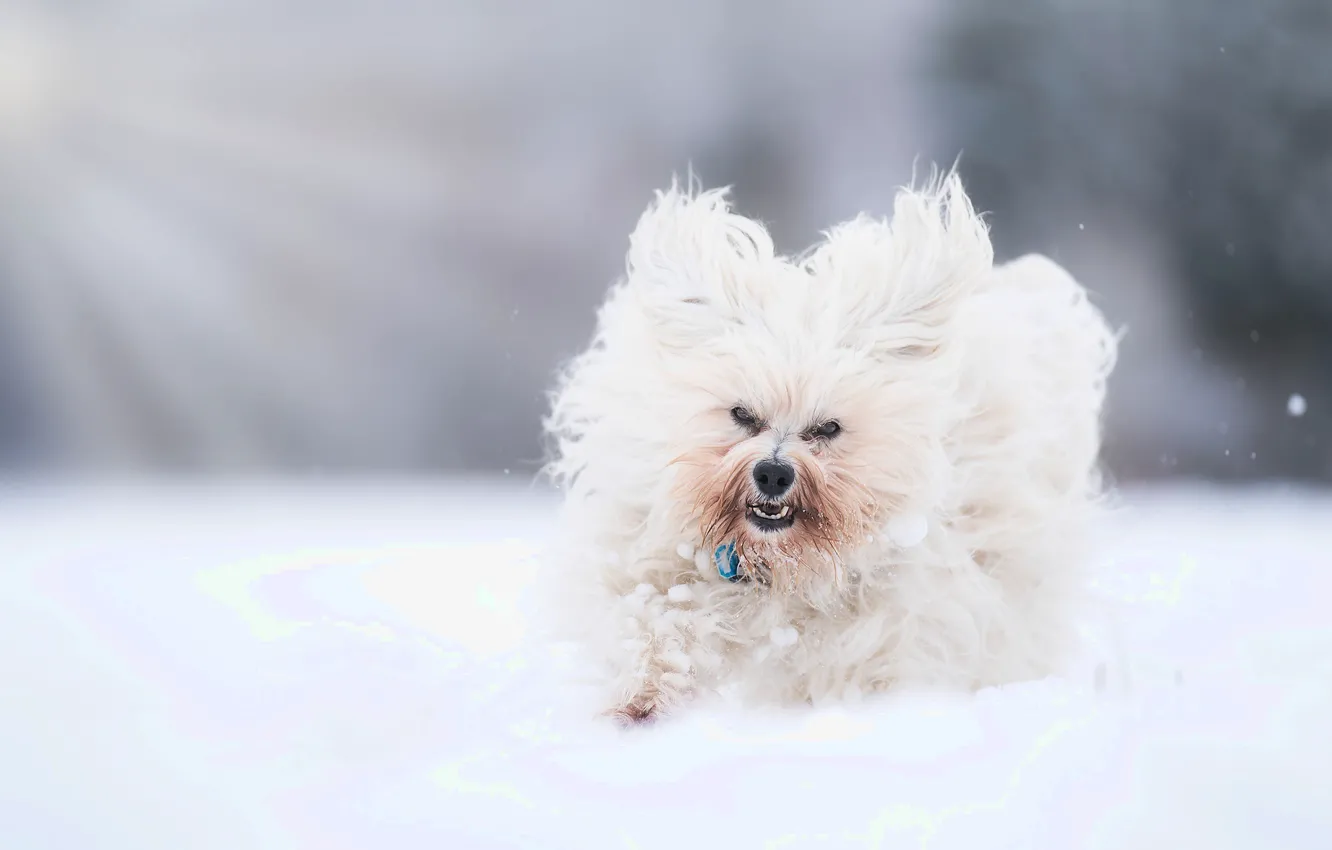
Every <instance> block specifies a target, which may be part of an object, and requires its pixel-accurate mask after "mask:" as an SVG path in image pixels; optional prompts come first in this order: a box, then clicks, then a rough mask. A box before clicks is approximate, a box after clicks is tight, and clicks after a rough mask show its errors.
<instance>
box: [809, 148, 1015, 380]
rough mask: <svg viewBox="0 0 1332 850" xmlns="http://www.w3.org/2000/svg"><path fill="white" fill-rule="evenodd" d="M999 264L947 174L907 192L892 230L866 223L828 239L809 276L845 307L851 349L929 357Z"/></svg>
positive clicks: (962, 194) (900, 198) (900, 199)
mask: <svg viewBox="0 0 1332 850" xmlns="http://www.w3.org/2000/svg"><path fill="white" fill-rule="evenodd" d="M993 263H994V251H993V248H992V246H991V244H990V237H989V233H988V231H987V229H986V227H985V222H984V221H983V220H982V219H981V217H980V216H979V215H977V214H976V212H975V210H974V209H973V208H972V206H971V201H970V200H969V199H968V198H967V196H966V193H965V191H964V190H963V188H962V181H961V179H960V178H959V177H958V176H957V174H956V173H955V172H949V173H947V174H945V175H944V176H942V177H935V178H933V179H931V180H930V181H929V182H928V183H927V185H926V186H925V187H923V188H919V189H915V188H907V189H903V190H901V191H900V192H899V193H898V195H897V198H896V201H895V203H894V204H893V218H892V221H891V222H887V221H882V220H875V219H871V218H868V217H865V216H861V217H860V218H857V219H855V220H853V221H851V222H848V223H846V224H844V225H841V226H840V227H837V228H835V229H833V230H831V231H829V232H828V234H827V239H826V241H825V242H824V244H823V245H821V246H820V247H819V248H818V249H817V250H816V251H815V252H814V253H813V254H812V255H810V257H809V258H808V259H807V260H806V268H807V269H808V271H809V272H810V273H811V274H812V275H813V276H814V277H815V278H816V279H818V280H819V281H820V282H821V285H824V286H827V287H828V288H829V292H828V297H829V298H830V299H835V302H836V303H837V304H839V305H840V309H839V310H838V315H839V318H840V321H841V322H843V324H844V327H845V328H846V329H847V334H848V340H847V341H848V343H850V344H854V345H863V346H868V347H870V348H872V349H873V350H875V351H876V352H878V353H882V354H890V355H902V356H927V355H929V354H932V353H934V352H935V351H937V350H938V349H939V346H940V342H941V341H942V340H943V339H944V335H945V333H946V329H947V325H948V323H949V321H950V320H951V318H952V317H953V315H954V314H955V313H956V309H957V305H958V304H959V302H961V301H962V300H963V299H964V298H965V297H966V296H967V295H969V294H970V293H971V292H973V291H974V290H975V288H976V287H977V286H978V285H979V284H980V283H981V282H982V281H983V280H984V279H985V276H986V275H987V274H988V273H989V272H990V270H991V268H992V267H993Z"/></svg>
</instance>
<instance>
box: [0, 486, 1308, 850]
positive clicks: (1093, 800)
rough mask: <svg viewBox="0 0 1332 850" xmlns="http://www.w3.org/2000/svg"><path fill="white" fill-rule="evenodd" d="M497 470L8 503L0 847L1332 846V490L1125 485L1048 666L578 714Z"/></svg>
mask: <svg viewBox="0 0 1332 850" xmlns="http://www.w3.org/2000/svg"><path fill="white" fill-rule="evenodd" d="M551 505H552V502H551V500H550V498H549V497H548V496H547V495H545V494H543V493H541V492H539V491H532V490H530V489H525V488H522V487H514V486H505V485H503V484H500V483H495V482H475V483H455V484H453V485H451V486H442V485H441V486H428V485H388V484H384V485H369V484H366V485H361V486H356V487H354V486H350V485H329V486H326V487H319V486H315V485H307V486H285V487H260V486H232V487H228V488H223V489H215V490H202V491H201V490H192V489H189V488H184V487H175V488H148V487H143V488H123V489H106V488H104V489H100V490H74V491H71V490H60V489H45V490H34V489H26V490H19V491H10V492H7V493H6V494H5V495H4V496H3V497H2V498H0V571H2V572H0V576H3V581H2V582H0V675H3V682H4V687H3V689H2V690H0V836H3V840H0V845H2V846H4V847H6V848H10V847H12V848H22V850H35V848H79V850H83V848H93V847H96V848H136V850H138V849H139V848H171V850H178V849H179V848H214V847H216V848H227V850H236V848H251V847H274V848H288V847H291V848H297V847H300V848H305V847H309V848H321V850H322V848H328V849H329V850H336V848H348V850H351V848H356V849H357V850H360V848H414V847H432V848H450V850H453V848H458V850H470V848H498V847H523V848H529V847H530V848H543V850H544V848H571V850H572V848H577V850H587V848H602V847H616V848H621V847H622V848H657V847H663V848H666V847H669V848H685V847H688V848H712V847H717V848H726V849H727V850H730V849H731V848H741V847H771V848H778V847H780V848H788V847H789V848H803V847H817V848H840V847H861V848H870V847H884V848H897V847H930V848H953V847H958V848H999V847H1013V848H1055V849H1056V850H1070V848H1083V847H1088V848H1134V850H1139V848H1155V847H1162V848H1172V850H1173V848H1208V850H1212V849H1213V848H1232V847H1233V848H1246V850H1248V848H1260V847H1262V848H1265V847H1280V848H1320V850H1325V848H1326V847H1328V846H1332V844H1330V843H1329V842H1332V838H1330V837H1329V836H1332V570H1329V569H1328V558H1327V554H1326V553H1327V552H1328V551H1329V550H1332V545H1329V544H1332V522H1329V520H1332V497H1328V496H1319V495H1311V494H1307V493H1285V494H1282V493H1278V492H1270V491H1265V492H1261V493H1258V492H1244V491H1210V490H1203V489H1198V490H1186V489H1180V490H1172V491H1156V492H1152V493H1138V494H1135V495H1134V496H1133V498H1131V500H1130V509H1129V510H1127V511H1125V513H1124V514H1123V515H1122V516H1121V517H1120V518H1119V520H1118V528H1117V531H1116V534H1115V535H1114V541H1115V542H1114V545H1113V549H1112V551H1111V553H1110V557H1109V560H1110V562H1111V563H1110V564H1109V569H1108V570H1107V572H1106V575H1105V578H1104V580H1103V581H1102V588H1103V590H1104V591H1105V594H1106V597H1107V599H1109V600H1110V601H1111V602H1112V603H1113V608H1114V612H1115V614H1114V618H1113V619H1114V620H1115V621H1116V622H1117V623H1118V624H1119V628H1118V632H1119V637H1118V645H1119V647H1118V649H1115V648H1114V646H1113V645H1112V644H1110V643H1106V644H1104V646H1105V647H1106V649H1105V651H1104V653H1103V654H1102V655H1099V656H1095V657H1089V658H1088V659H1087V663H1086V664H1085V665H1084V667H1083V668H1080V669H1079V670H1077V671H1075V672H1074V673H1073V674H1072V675H1070V677H1069V678H1067V679H1064V680H1058V681H1053V680H1052V681H1045V682H1036V683H1031V684H1026V685H1020V686H1015V687H1009V688H1003V689H998V690H992V691H987V692H983V693H980V694H978V695H975V696H957V697H925V696H910V695H899V696H892V697H886V698H879V699H875V700H870V701H867V702H866V703H864V704H861V705H857V706H850V707H842V708H839V707H826V708H821V709H819V710H808V711H792V712H789V713H781V714H763V715H757V716H755V715H742V714H730V715H725V714H717V713H707V712H702V711H698V712H693V713H690V714H686V715H684V716H682V717H679V718H676V719H674V720H673V721H671V722H669V723H666V724H662V725H660V726H658V727H657V728H654V729H651V730H648V731H645V732H636V733H622V732H619V731H617V730H615V729H613V728H611V727H609V726H607V725H606V724H604V723H602V722H600V721H598V720H595V719H594V718H593V717H592V716H591V714H590V706H589V704H588V702H587V697H588V694H587V692H586V691H584V690H581V689H579V688H577V687H573V686H570V685H569V684H567V683H566V681H565V679H564V678H563V677H564V676H565V672H564V668H563V666H562V664H561V661H560V658H559V657H558V656H556V655H555V654H554V653H553V651H552V649H551V648H550V647H546V646H542V645H540V644H539V643H538V642H537V641H535V640H531V639H530V636H531V629H530V619H529V618H528V617H527V616H525V614H524V610H525V606H526V605H528V604H530V602H531V601H532V600H531V599H530V598H529V597H525V596H523V595H522V593H521V592H522V590H523V589H524V588H525V587H527V586H528V585H529V583H530V580H531V578H532V576H533V574H534V570H535V569H536V566H537V564H538V558H537V557H536V556H537V555H538V554H539V547H540V544H541V542H542V540H543V539H544V538H545V537H546V535H547V534H548V532H549V528H550V522H551V513H550V509H551Z"/></svg>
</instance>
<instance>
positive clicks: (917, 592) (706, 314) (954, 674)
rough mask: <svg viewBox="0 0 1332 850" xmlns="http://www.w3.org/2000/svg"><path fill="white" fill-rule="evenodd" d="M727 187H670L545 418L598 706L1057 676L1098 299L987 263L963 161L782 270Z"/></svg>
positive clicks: (1095, 366)
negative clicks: (606, 685)
mask: <svg viewBox="0 0 1332 850" xmlns="http://www.w3.org/2000/svg"><path fill="white" fill-rule="evenodd" d="M725 195H726V193H725V191H724V190H717V191H708V192H697V191H692V190H682V189H681V188H680V187H678V186H673V187H672V188H671V189H670V190H669V191H667V192H664V193H659V194H658V196H657V199H656V202H655V203H654V204H653V205H652V206H651V207H650V208H649V209H648V210H647V212H646V213H645V214H644V215H643V217H642V219H641V220H640V221H639V223H638V226H637V229H636V230H635V231H634V233H633V235H632V237H631V238H630V248H629V255H628V274H627V276H626V277H625V278H624V280H623V281H622V282H620V283H619V284H618V285H616V286H615V287H614V288H613V289H612V290H611V292H610V294H609V297H608V299H607V301H606V303H605V304H604V306H603V307H602V308H601V311H600V314H599V321H598V327H597V331H596V336H595V339H594V341H593V343H592V345H591V347H590V348H589V349H588V350H587V351H586V352H584V353H583V354H582V355H581V356H579V357H578V358H576V359H575V360H574V361H573V363H572V364H571V365H570V367H569V368H568V370H567V371H566V372H565V374H564V375H563V377H562V380H561V382H560V384H559V386H558V388H557V390H556V392H555V394H554V399H553V410H552V413H551V415H550V417H549V419H548V420H547V423H546V424H547V429H548V431H549V433H550V434H551V435H552V436H553V438H554V440H553V442H554V444H555V457H554V460H553V461H552V463H551V465H550V467H549V471H550V472H551V473H552V474H553V475H554V476H555V478H556V480H557V482H558V483H559V485H560V486H561V488H562V489H563V490H564V495H565V516H564V519H563V522H562V525H561V527H562V529H563V530H564V532H565V533H566V538H567V539H565V540H563V541H562V546H563V551H562V554H561V556H560V558H559V560H560V562H561V563H560V564H559V573H558V574H559V578H560V580H561V582H562V584H563V586H564V587H565V588H566V589H570V590H573V591H576V595H572V596H569V597H567V598H565V599H564V600H563V610H564V613H565V614H567V615H569V616H568V617H567V619H568V622H569V623H570V624H571V625H574V626H577V627H578V629H579V636H580V637H581V639H582V641H583V642H584V644H585V645H586V646H588V647H590V648H592V649H593V650H594V652H595V653H596V657H597V658H598V659H600V660H603V661H604V662H605V663H606V665H607V670H608V672H609V677H610V685H611V693H610V694H608V707H609V709H610V711H612V712H614V713H616V714H618V715H619V716H620V717H622V718H625V719H628V720H643V719H648V718H650V717H652V716H653V715H654V714H656V713H659V712H662V711H666V710H669V709H671V708H672V707H675V706H677V705H679V704H680V703H681V702H682V701H684V700H686V699H687V698H689V697H691V696H693V695H696V694H700V693H706V692H709V691H715V690H717V689H719V688H722V687H723V686H732V685H733V686H735V687H734V688H733V690H737V691H738V692H739V694H740V695H741V696H742V697H744V698H748V699H749V700H751V701H752V700H762V701H783V702H788V701H820V700H824V699H836V698H845V697H852V698H853V697H854V696H856V695H858V694H859V693H862V692H865V691H870V690H881V689H884V688H888V687H891V686H897V685H902V684H912V685H925V686H934V687H961V688H976V687H981V686H986V685H992V684H998V683H1004V682H1012V681H1016V680H1023V679H1030V678H1035V677H1040V676H1043V675H1047V674H1049V673H1051V672H1054V671H1056V670H1058V668H1059V665H1060V664H1061V662H1062V661H1063V660H1064V659H1065V658H1066V657H1067V656H1068V653H1069V651H1070V650H1071V649H1072V648H1073V646H1074V633H1073V630H1072V622H1071V621H1072V619H1073V617H1074V615H1075V613H1076V602H1077V601H1078V597H1079V589H1080V585H1081V584H1082V581H1081V571H1080V563H1081V562H1082V560H1083V558H1084V550H1085V543H1086V540H1087V532H1088V529H1089V527H1088V521H1089V520H1090V519H1091V518H1092V517H1093V516H1094V513H1095V511H1096V510H1097V508H1098V506H1099V504H1100V495H1101V482H1100V476H1099V474H1098V453H1099V446H1100V421H1099V420H1100V411H1101V405H1102V401H1103V398H1104V392H1105V381H1106V378H1107V376H1108V375H1109V373H1110V370H1111V368H1112V366H1113V362H1114V356H1115V348H1116V339H1115V337H1114V335H1113V334H1112V333H1111V331H1110V329H1109V328H1108V327H1107V325H1106V322H1105V321H1104V319H1103V318H1102V316H1101V315H1100V313H1099V312H1098V311H1097V310H1096V309H1095V308H1094V307H1093V306H1092V305H1091V304H1090V303H1089V302H1088V299H1087V296H1086V293H1085V291H1084V290H1083V289H1082V287H1081V286H1079V285H1078V284H1077V283H1076V282H1075V281H1074V280H1073V279H1072V278H1071V277H1070V276H1069V275H1068V274H1067V273H1066V272H1065V271H1064V270H1063V269H1061V268H1060V267H1059V266H1057V265H1056V264H1055V263H1054V262H1052V261H1051V260H1048V259H1045V258H1043V257H1039V256H1029V257H1026V258H1023V259H1020V260H1017V261H1015V262H1013V263H1010V264H1007V265H1004V266H1000V267H995V266H994V264H993V253H992V249H991V246H990V241H989V236H988V233H987V230H986V227H985V225H984V223H983V222H982V220H981V218H980V217H979V216H977V214H976V213H975V212H974V210H973V209H972V206H971V204H970V202H969V201H968V199H967V197H966V195H965V193H964V191H963V189H962V186H961V183H960V181H959V179H958V177H957V176H956V174H951V173H950V174H947V175H945V176H943V177H940V178H937V179H933V180H931V181H930V182H929V184H928V185H926V186H925V187H923V188H907V189H903V190H902V191H901V192H900V193H899V194H898V196H897V198H896V202H895V205H894V209H893V217H892V220H891V221H880V220H875V219H871V218H868V217H861V218H857V219H856V220H854V221H851V222H849V223H847V224H844V225H842V226H840V227H838V228H836V229H834V230H832V231H831V232H829V233H828V234H827V235H826V239H825V241H823V243H822V244H820V245H818V246H816V248H815V249H814V250H812V251H811V252H809V253H807V254H806V255H804V256H803V257H800V258H794V259H789V258H785V257H781V256H778V255H776V254H775V253H774V250H773V244H772V240H771V239H770V238H769V236H768V234H767V232H766V231H765V230H764V228H763V227H762V226H761V225H760V224H759V223H757V222H755V221H751V220H749V219H747V218H744V217H741V216H739V215H737V214H735V213H733V212H732V211H731V210H730V208H729V206H728V204H727V202H726V199H725Z"/></svg>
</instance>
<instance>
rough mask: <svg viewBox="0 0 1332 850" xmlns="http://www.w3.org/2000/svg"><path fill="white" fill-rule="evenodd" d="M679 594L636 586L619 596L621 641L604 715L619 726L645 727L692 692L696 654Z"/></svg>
mask: <svg viewBox="0 0 1332 850" xmlns="http://www.w3.org/2000/svg"><path fill="white" fill-rule="evenodd" d="M682 595H683V594H680V593H679V592H676V593H675V594H673V595H672V594H668V593H663V592H662V591H661V590H660V589H658V588H656V587H654V586H652V585H649V584H640V585H639V586H638V587H637V588H636V589H635V590H634V591H633V592H632V593H630V594H627V595H626V596H624V597H622V600H621V601H622V603H623V604H624V608H625V612H626V616H625V619H624V635H625V637H624V639H623V641H622V642H621V649H622V650H623V654H622V655H621V662H620V670H619V675H618V682H617V688H616V691H617V696H616V698H615V704H614V706H613V707H612V708H611V710H610V712H609V713H610V714H611V715H612V716H614V717H615V718H616V719H618V720H620V721H621V722H625V723H634V724H636V723H646V722H651V721H652V720H654V719H655V718H656V717H657V716H659V715H660V714H663V713H665V712H667V711H669V710H670V709H671V708H672V707H674V706H677V705H679V704H680V703H682V702H684V701H686V700H687V699H689V697H690V696H691V695H692V694H693V692H694V688H695V684H696V674H697V672H698V670H697V665H698V662H699V657H698V656H699V653H698V652H697V651H696V650H697V649H698V647H697V646H696V644H695V642H694V639H693V631H694V629H693V626H692V624H691V623H690V612H689V611H688V610H687V609H686V608H685V607H683V606H682V604H680V603H682V602H683V600H682V599H681V598H680V597H681V596H682Z"/></svg>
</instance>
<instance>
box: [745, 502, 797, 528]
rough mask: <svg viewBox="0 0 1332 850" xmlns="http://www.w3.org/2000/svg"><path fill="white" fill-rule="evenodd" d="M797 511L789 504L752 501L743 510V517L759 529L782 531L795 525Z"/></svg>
mask: <svg viewBox="0 0 1332 850" xmlns="http://www.w3.org/2000/svg"><path fill="white" fill-rule="evenodd" d="M797 513H798V511H797V510H796V508H794V507H792V506H791V505H778V504H774V503H771V502H754V503H752V504H750V505H749V507H748V509H747V510H746V511H745V519H747V520H749V524H750V525H752V526H754V527H755V528H757V529H759V530H760V531H782V530H784V529H787V528H790V527H791V526H792V525H795V520H796V514H797Z"/></svg>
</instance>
